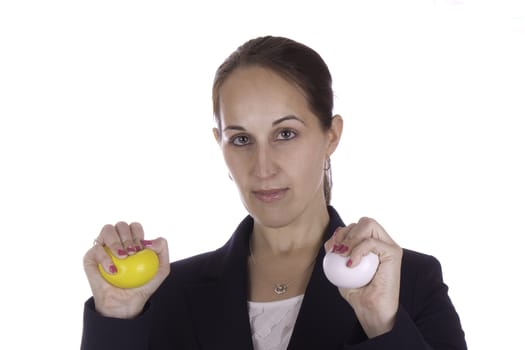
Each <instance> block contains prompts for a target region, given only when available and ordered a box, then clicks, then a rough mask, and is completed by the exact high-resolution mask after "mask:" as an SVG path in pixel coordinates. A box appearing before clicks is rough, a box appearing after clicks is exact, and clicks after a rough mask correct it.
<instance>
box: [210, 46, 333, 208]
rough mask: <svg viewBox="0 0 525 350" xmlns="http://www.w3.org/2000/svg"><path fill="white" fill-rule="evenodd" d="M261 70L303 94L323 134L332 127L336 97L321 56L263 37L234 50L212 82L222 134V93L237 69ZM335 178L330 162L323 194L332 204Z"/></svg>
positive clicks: (327, 167)
mask: <svg viewBox="0 0 525 350" xmlns="http://www.w3.org/2000/svg"><path fill="white" fill-rule="evenodd" d="M247 66H260V67H263V68H268V69H270V70H272V71H273V72H275V73H277V74H279V75H280V76H282V77H283V78H284V79H286V80H288V81H290V82H292V83H293V84H295V85H296V86H297V87H298V88H299V89H300V90H301V92H302V93H303V94H304V96H305V99H306V101H307V103H308V107H309V108H310V110H311V111H312V113H313V114H314V115H315V116H316V117H317V118H318V119H319V123H320V125H321V128H322V129H323V130H325V131H326V130H328V129H329V128H330V127H331V126H332V116H333V115H332V109H333V105H334V95H333V91H332V76H331V74H330V71H329V70H328V66H327V65H326V63H325V62H324V60H323V59H322V58H321V56H320V55H319V54H318V53H317V52H315V51H314V50H313V49H311V48H309V47H308V46H306V45H304V44H301V43H298V42H296V41H294V40H291V39H288V38H283V37H274V36H264V37H259V38H255V39H252V40H249V41H247V42H246V43H244V44H243V45H241V46H240V47H239V48H238V49H237V50H235V51H234V52H233V53H232V54H231V55H230V56H229V57H228V58H227V59H226V60H225V61H224V62H223V63H222V64H221V65H220V66H219V68H218V69H217V72H216V73H215V79H214V81H213V90H212V98H213V114H214V116H215V121H216V123H217V125H218V126H219V132H220V130H221V122H220V106H219V89H220V88H221V86H222V84H223V83H224V82H225V81H226V79H227V78H228V77H229V76H230V74H231V73H232V72H233V71H234V70H235V69H237V68H240V67H247ZM331 188H332V176H331V168H330V163H329V160H328V161H327V165H326V166H325V177H324V193H325V198H326V203H327V204H329V203H330V197H331Z"/></svg>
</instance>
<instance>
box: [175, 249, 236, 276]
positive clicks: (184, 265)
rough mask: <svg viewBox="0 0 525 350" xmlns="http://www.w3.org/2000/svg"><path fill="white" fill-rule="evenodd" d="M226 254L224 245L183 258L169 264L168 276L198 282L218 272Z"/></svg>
mask: <svg viewBox="0 0 525 350" xmlns="http://www.w3.org/2000/svg"><path fill="white" fill-rule="evenodd" d="M225 256H226V249H225V247H221V248H219V249H217V250H214V251H210V252H206V253H202V254H198V255H195V256H191V257H188V258H184V259H181V260H178V261H175V262H172V263H171V264H170V269H171V272H170V276H169V277H168V278H170V277H171V276H172V275H173V276H176V279H177V280H178V281H179V282H183V283H199V282H205V280H206V279H207V278H213V277H214V276H216V275H217V274H218V273H219V269H220V267H221V266H222V264H223V260H224V258H225Z"/></svg>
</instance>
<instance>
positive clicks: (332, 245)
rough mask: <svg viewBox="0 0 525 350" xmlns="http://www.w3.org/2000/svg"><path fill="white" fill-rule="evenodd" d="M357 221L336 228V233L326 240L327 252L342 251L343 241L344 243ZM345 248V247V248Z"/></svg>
mask: <svg viewBox="0 0 525 350" xmlns="http://www.w3.org/2000/svg"><path fill="white" fill-rule="evenodd" d="M355 225H356V224H355V223H352V224H350V225H348V226H340V227H338V228H336V229H335V231H334V234H333V235H332V237H331V238H330V239H329V240H328V241H326V242H325V245H324V247H325V252H332V251H333V252H337V253H339V252H340V249H341V248H343V247H341V243H343V241H344V239H345V237H346V236H347V235H348V234H349V232H350V231H351V230H352V228H353V227H354V226H355ZM343 249H345V248H343Z"/></svg>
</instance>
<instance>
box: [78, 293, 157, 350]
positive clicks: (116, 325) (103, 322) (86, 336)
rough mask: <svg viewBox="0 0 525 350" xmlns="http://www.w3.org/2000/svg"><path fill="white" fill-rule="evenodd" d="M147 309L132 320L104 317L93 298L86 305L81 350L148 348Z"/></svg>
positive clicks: (141, 349) (134, 349)
mask: <svg viewBox="0 0 525 350" xmlns="http://www.w3.org/2000/svg"><path fill="white" fill-rule="evenodd" d="M147 314H148V313H147V311H146V310H145V311H144V312H143V313H142V314H141V315H139V316H138V317H137V318H135V319H132V320H125V319H118V318H112V317H104V316H102V315H100V314H99V313H97V312H96V311H95V303H94V301H93V298H90V299H89V300H88V301H86V303H85V305H84V325H83V331H82V342H81V345H80V349H81V350H110V349H111V350H114V349H126V350H145V349H148V332H147V324H148V321H147V318H148V316H147Z"/></svg>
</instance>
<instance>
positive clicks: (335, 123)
mask: <svg viewBox="0 0 525 350" xmlns="http://www.w3.org/2000/svg"><path fill="white" fill-rule="evenodd" d="M332 118H333V119H332V126H331V127H330V129H328V131H327V134H328V144H327V155H328V156H331V155H332V153H334V151H335V150H336V148H337V145H339V140H341V135H342V133H343V118H342V117H341V116H340V115H339V114H336V115H334V116H333V117H332Z"/></svg>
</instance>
